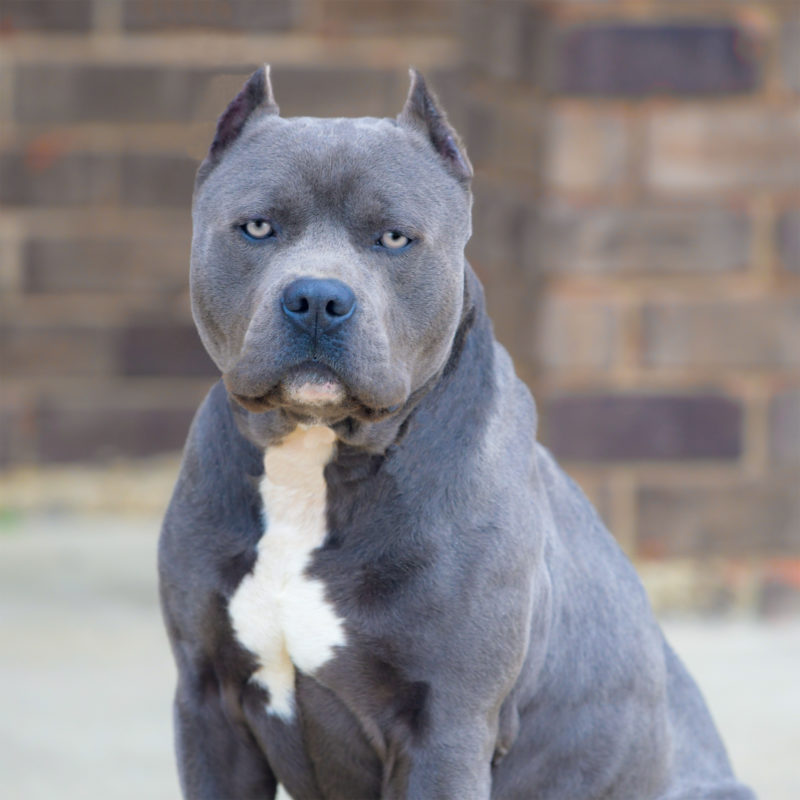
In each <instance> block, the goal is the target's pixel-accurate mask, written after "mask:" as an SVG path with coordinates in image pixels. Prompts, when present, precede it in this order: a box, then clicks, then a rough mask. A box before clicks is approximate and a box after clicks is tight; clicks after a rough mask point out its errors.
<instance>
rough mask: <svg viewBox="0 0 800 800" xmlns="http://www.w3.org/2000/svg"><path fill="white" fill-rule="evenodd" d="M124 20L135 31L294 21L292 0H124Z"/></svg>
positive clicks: (253, 27) (264, 26)
mask: <svg viewBox="0 0 800 800" xmlns="http://www.w3.org/2000/svg"><path fill="white" fill-rule="evenodd" d="M123 3H124V5H123V10H122V20H123V25H124V27H125V28H127V29H128V30H131V31H154V30H163V29H171V28H190V29H191V28H194V29H197V28H211V29H212V30H236V31H245V32H249V31H282V30H287V29H288V28H290V27H291V25H292V22H293V5H294V4H293V3H292V0H199V1H196V2H186V0H182V1H181V0H178V1H177V2H176V0H123Z"/></svg>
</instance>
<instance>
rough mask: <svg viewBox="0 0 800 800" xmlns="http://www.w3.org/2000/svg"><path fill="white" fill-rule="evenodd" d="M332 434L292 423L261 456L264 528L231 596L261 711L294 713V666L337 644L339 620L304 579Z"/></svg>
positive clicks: (317, 532)
mask: <svg viewBox="0 0 800 800" xmlns="http://www.w3.org/2000/svg"><path fill="white" fill-rule="evenodd" d="M334 441H335V436H334V433H333V431H331V430H330V428H326V427H323V426H314V427H305V426H300V427H298V428H297V429H296V430H295V431H293V432H292V433H291V434H290V435H289V436H287V437H286V439H284V440H283V441H282V442H281V443H280V444H279V445H277V446H276V447H270V448H268V449H267V451H266V453H265V454H264V478H263V479H262V481H261V497H262V498H263V501H264V514H265V518H266V520H267V529H266V531H265V533H264V535H263V536H262V537H261V540H260V541H259V543H258V555H257V558H256V564H255V567H254V568H253V571H252V572H251V573H250V574H249V575H247V576H245V578H244V579H243V580H242V582H241V584H239V587H238V588H237V590H236V593H235V594H234V596H233V597H232V598H231V602H230V605H229V613H230V616H231V621H232V624H233V630H234V632H235V634H236V637H237V638H238V640H239V641H240V642H241V643H242V645H244V647H246V648H247V649H248V650H250V651H251V652H252V653H253V654H254V655H255V656H256V658H257V659H258V662H259V668H258V669H257V670H256V671H255V673H254V674H253V679H254V680H256V681H258V682H259V683H261V684H262V685H263V686H264V687H265V688H266V689H267V690H268V691H269V694H270V703H269V706H268V710H269V711H272V712H273V713H275V714H277V715H278V716H280V717H282V718H284V719H286V720H290V719H291V718H292V717H293V715H294V679H295V667H297V669H299V670H301V671H302V672H305V673H307V674H309V675H310V674H313V672H314V671H315V670H317V669H319V667H321V666H322V665H323V664H324V663H325V662H326V661H328V660H329V659H330V658H331V657H332V656H333V648H334V647H337V646H341V645H344V643H345V637H344V629H343V627H342V620H341V619H340V618H339V617H338V616H337V615H336V613H335V612H334V610H333V608H332V606H331V605H330V603H328V602H327V600H326V599H325V591H324V586H323V585H322V583H320V582H319V581H317V580H314V579H311V578H309V577H307V576H306V575H305V574H304V570H305V568H306V566H307V565H308V562H309V559H310V556H311V552H312V551H313V550H314V549H315V548H317V547H319V546H320V545H321V544H322V542H323V540H324V538H325V533H326V524H325V495H326V486H325V477H324V475H323V469H324V467H325V465H326V464H327V463H328V461H329V460H330V458H331V454H332V452H333V446H334Z"/></svg>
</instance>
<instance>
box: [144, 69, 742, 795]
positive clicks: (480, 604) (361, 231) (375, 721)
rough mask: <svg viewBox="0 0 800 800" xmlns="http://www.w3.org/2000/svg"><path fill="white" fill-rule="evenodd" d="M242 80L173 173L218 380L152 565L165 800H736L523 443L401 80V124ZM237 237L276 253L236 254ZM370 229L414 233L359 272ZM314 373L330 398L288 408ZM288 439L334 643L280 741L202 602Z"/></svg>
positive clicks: (246, 551)
mask: <svg viewBox="0 0 800 800" xmlns="http://www.w3.org/2000/svg"><path fill="white" fill-rule="evenodd" d="M249 87H250V88H249V89H247V87H246V89H247V91H245V92H244V95H240V96H239V98H237V100H236V101H234V103H236V102H238V103H239V105H238V106H236V108H235V109H234V111H235V113H227V112H226V114H224V115H223V117H222V118H221V119H220V124H219V128H218V132H217V138H216V139H215V141H216V142H217V143H218V145H217V146H216V148H215V149H214V150H213V152H212V153H210V155H209V158H208V159H207V160H206V162H205V163H204V164H203V166H202V167H201V170H200V172H199V175H198V182H197V189H196V195H195V202H194V225H195V227H194V240H193V245H192V267H191V283H192V304H193V310H194V314H195V319H196V322H197V326H198V330H199V331H200V335H201V337H202V339H203V342H204V344H205V346H206V348H207V349H208V351H209V353H210V354H211V356H212V358H213V359H214V361H215V362H216V364H217V365H218V367H219V368H220V370H221V372H222V374H223V381H222V382H220V383H218V384H217V385H216V386H215V387H214V388H213V389H212V391H211V392H210V394H209V395H208V397H207V399H206V401H205V402H204V404H203V406H202V407H201V408H200V410H199V411H198V414H197V417H196V419H195V421H194V423H193V425H192V429H191V431H190V434H189V439H188V442H187V445H186V450H185V453H184V460H183V465H182V468H181V474H180V477H179V479H178V484H177V486H176V488H175V493H174V495H173V498H172V502H171V504H170V507H169V510H168V512H167V515H166V518H165V521H164V527H163V533H162V538H161V544H160V557H159V565H160V577H161V594H162V602H163V608H164V616H165V620H166V624H167V628H168V631H169V635H170V639H171V642H172V646H173V651H174V655H175V659H176V662H177V665H178V672H179V682H178V688H177V692H176V702H175V714H176V716H175V724H176V739H177V753H178V762H179V768H180V774H181V783H182V787H183V792H184V796H185V797H187V798H207V799H208V800H212V798H213V800H221V799H225V798H230V800H234V798H235V799H236V800H245V799H246V798H272V797H273V796H274V793H275V789H276V784H277V782H278V781H279V782H280V783H281V784H283V785H284V786H285V787H286V789H287V790H288V791H289V793H290V794H291V795H292V797H293V798H294V799H295V800H322V799H323V798H324V799H325V800H362V798H363V799H366V798H378V797H382V798H387V800H394V798H412V800H433V799H434V798H452V799H453V800H456V799H457V800H486V798H489V797H492V798H496V799H497V800H534V799H535V800H601V798H602V799H603V800H650V799H652V800H655V799H656V798H658V799H659V800H704V799H705V800H712V798H714V799H715V800H747V799H749V798H752V797H753V795H752V793H751V792H750V791H749V790H748V789H746V788H745V787H743V786H742V785H740V784H739V783H737V782H736V780H735V779H734V778H733V775H732V773H731V769H730V765H729V764H728V761H727V758H726V755H725V751H724V748H723V746H722V744H721V742H720V740H719V738H718V736H717V733H716V731H715V729H714V726H713V723H712V721H711V719H710V717H709V715H708V712H707V711H706V709H705V706H704V703H703V700H702V697H701V696H700V694H699V692H698V690H697V688H696V687H695V685H694V683H693V682H692V680H691V678H690V677H689V676H688V675H687V673H686V671H685V670H684V668H683V666H682V665H681V664H680V662H679V660H678V659H677V658H676V657H675V655H674V654H673V652H672V651H671V650H670V648H669V646H668V645H667V644H666V643H665V641H664V639H663V637H662V634H661V632H660V630H659V628H658V625H657V624H656V622H655V621H654V619H653V616H652V613H651V611H650V609H649V606H648V602H647V599H646V597H645V594H644V591H643V589H642V587H641V585H640V583H639V581H638V579H637V577H636V575H635V573H634V571H633V568H632V567H631V565H630V563H629V562H628V560H627V559H626V558H625V557H624V555H623V554H622V553H621V551H620V550H619V548H618V547H617V545H616V543H615V542H614V540H613V538H612V537H611V536H610V534H609V533H608V532H607V531H606V530H605V528H604V527H603V525H602V523H601V522H600V520H599V519H598V517H597V514H596V513H595V511H594V510H593V509H592V507H591V506H590V504H589V503H588V502H587V500H586V499H585V498H584V496H583V495H582V493H581V492H580V490H579V489H578V488H577V487H576V486H575V484H574V483H572V481H571V480H570V479H569V478H568V477H567V476H566V475H565V474H564V473H563V472H562V471H561V470H560V468H559V467H558V466H557V465H556V463H555V462H554V461H553V459H552V457H551V456H550V455H549V453H548V452H547V451H546V450H545V449H544V448H543V447H542V446H541V445H539V444H537V443H536V441H535V430H536V414H535V408H534V404H533V401H532V398H531V396H530V394H529V393H528V390H527V389H526V388H525V386H524V385H523V384H522V383H521V382H520V381H519V380H518V379H517V377H516V376H515V374H514V370H513V366H512V364H511V361H510V359H509V357H508V355H507V354H506V352H505V350H504V349H503V348H502V347H501V346H500V345H499V344H497V342H495V340H494V337H493V334H492V328H491V324H490V322H489V320H488V318H487V316H486V312H485V308H484V302H483V293H482V290H481V287H480V284H479V282H478V280H477V278H476V277H475V275H474V273H473V272H472V270H471V268H470V267H469V265H468V264H467V263H466V262H465V260H464V255H463V251H464V245H465V244H466V242H467V239H468V238H469V235H470V208H471V195H470V191H469V177H470V175H471V167H470V166H469V161H468V160H467V158H466V155H465V153H464V152H463V149H462V148H461V147H460V145H459V142H458V138H457V136H456V134H455V132H454V131H452V129H451V128H450V127H449V124H448V123H447V120H446V118H445V116H444V114H443V113H442V112H441V110H440V109H439V107H438V105H437V104H436V101H435V99H434V98H433V97H432V95H431V94H430V93H429V92H428V90H427V88H426V87H425V85H424V82H423V81H422V80H421V78H420V77H419V76H416V75H414V76H412V87H411V92H410V94H409V100H408V101H407V104H406V107H405V108H404V110H403V111H402V112H401V114H400V116H399V118H398V120H386V119H359V120H352V119H335V120H322V119H310V118H302V119H283V118H281V117H279V116H278V115H277V113H276V111H277V107H276V106H275V103H274V99H272V95H271V89H270V88H269V86H268V83H267V82H266V81H264V80H262V79H258V78H254V79H251V83H250V84H249ZM242 97H244V99H242ZM243 103H244V107H246V108H247V109H248V114H247V116H246V118H245V119H244V121H243V120H242V114H241V109H242V107H243V106H242V104H243ZM273 106H274V107H275V110H274V111H273ZM254 217H260V218H265V219H268V220H270V221H274V223H275V225H276V229H277V231H278V233H277V236H276V237H275V238H274V239H272V240H269V241H261V242H257V243H254V242H250V241H247V240H245V239H244V238H243V237H242V235H241V231H240V230H239V228H238V226H239V225H241V224H243V222H245V221H246V220H247V219H250V218H254ZM392 229H397V230H400V231H402V232H403V233H406V234H407V235H409V236H411V237H412V239H414V241H413V242H412V244H411V245H409V246H408V247H407V248H405V249H404V250H402V251H400V252H396V253H388V252H384V251H382V250H381V249H380V248H379V247H377V246H376V245H375V241H376V239H377V238H378V237H379V236H380V235H381V233H382V232H383V231H385V230H392ZM308 275H311V276H320V277H332V278H336V279H338V280H341V281H344V282H345V283H347V284H348V285H349V286H350V287H351V288H352V289H353V291H354V292H355V295H356V297H357V303H358V305H357V308H356V313H354V314H353V316H352V318H351V319H349V320H348V321H347V323H346V324H343V325H342V326H341V327H340V328H337V329H336V331H337V332H336V334H335V335H333V334H331V335H328V336H322V335H320V336H315V337H310V336H308V335H300V334H298V333H297V331H296V330H294V329H292V327H291V325H290V324H289V322H288V321H287V319H286V315H285V314H283V313H282V312H281V307H280V298H281V292H282V291H283V288H284V287H285V286H286V285H287V284H288V283H289V282H291V281H292V280H294V279H296V278H298V277H301V276H308ZM314 370H323V371H324V372H325V374H327V375H330V374H334V375H336V376H337V377H338V379H339V380H340V381H341V382H342V384H343V385H344V386H345V387H346V390H347V395H346V399H345V400H344V401H343V402H342V403H341V404H338V405H336V406H335V407H323V408H317V409H314V408H309V407H304V406H303V405H302V404H299V403H298V402H296V401H295V400H293V399H292V397H291V395H290V393H287V390H286V385H287V383H286V382H287V380H288V379H287V375H289V376H291V375H294V374H298V373H299V374H306V372H308V373H309V374H313V373H314ZM234 398H238V399H234ZM311 421H315V422H322V423H324V424H327V425H330V426H331V427H332V428H333V429H334V431H335V432H336V433H337V435H338V438H339V442H338V445H337V447H336V452H335V456H334V458H333V460H332V462H331V463H330V464H329V465H328V467H327V468H326V471H325V478H326V482H327V487H328V496H327V518H328V537H327V539H326V541H325V543H324V545H323V546H322V547H320V548H319V549H318V550H317V551H315V554H314V558H313V561H312V563H311V566H310V568H309V572H310V574H311V575H312V576H313V577H315V578H317V579H319V580H320V581H322V582H323V583H324V585H325V588H326V594H327V597H328V599H329V601H330V602H331V603H332V604H333V606H334V607H335V609H336V612H337V613H338V615H339V616H340V617H341V618H342V619H343V620H344V626H345V629H346V632H347V644H346V646H344V647H341V648H339V649H338V651H337V653H336V655H335V657H334V658H333V659H332V660H330V661H329V662H328V663H326V664H325V665H324V666H323V667H322V668H321V669H320V670H319V672H318V673H317V674H315V675H314V676H313V677H312V676H309V675H304V674H302V673H298V675H297V683H296V687H295V689H296V697H297V703H298V707H299V714H298V717H297V719H296V720H295V721H293V722H289V723H287V722H284V721H282V720H281V719H279V718H277V717H275V716H273V715H270V714H268V713H267V712H266V711H265V702H266V700H267V699H268V696H267V694H266V692H265V690H264V689H263V688H260V687H259V686H258V685H256V684H255V683H253V682H251V681H250V680H249V677H250V675H251V673H252V672H253V669H254V667H255V664H254V661H253V657H252V656H251V655H250V654H249V653H248V652H246V651H245V650H243V649H242V648H241V647H240V646H239V644H238V643H237V642H236V640H235V638H234V636H233V633H232V629H231V623H230V620H229V618H228V614H227V603H228V600H229V599H230V597H231V596H232V594H233V593H234V592H235V590H236V588H237V586H238V585H239V583H240V581H241V580H242V578H243V577H244V576H245V575H246V574H247V573H248V572H249V571H250V570H251V569H252V567H253V564H254V561H255V558H256V544H257V542H258V540H259V538H260V537H261V536H262V535H266V536H269V521H268V520H267V530H266V533H264V531H263V529H262V521H261V512H262V509H261V499H260V496H259V493H258V490H257V483H258V480H259V478H260V476H261V473H262V470H263V466H262V463H263V461H262V454H263V451H264V449H265V448H266V447H269V446H270V445H271V444H274V443H276V442H278V441H280V440H281V438H282V437H284V436H286V434H287V433H289V432H290V431H292V430H293V429H294V428H295V426H296V425H297V424H298V423H300V422H311Z"/></svg>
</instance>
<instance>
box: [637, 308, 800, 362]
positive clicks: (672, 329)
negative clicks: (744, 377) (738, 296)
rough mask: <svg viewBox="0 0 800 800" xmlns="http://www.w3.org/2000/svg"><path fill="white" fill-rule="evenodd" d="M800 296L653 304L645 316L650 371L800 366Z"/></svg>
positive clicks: (644, 342)
mask: <svg viewBox="0 0 800 800" xmlns="http://www.w3.org/2000/svg"><path fill="white" fill-rule="evenodd" d="M798 341H800V297H788V298H785V299H784V298H768V299H763V300H760V299H754V300H731V301H729V302H723V301H718V300H715V301H700V302H686V303H682V302H664V303H650V304H648V305H647V306H646V307H645V309H644V312H643V352H644V363H645V364H646V365H647V366H651V367H703V368H723V367H743V368H751V369H759V368H760V369H782V368H789V367H798V366H800V347H798Z"/></svg>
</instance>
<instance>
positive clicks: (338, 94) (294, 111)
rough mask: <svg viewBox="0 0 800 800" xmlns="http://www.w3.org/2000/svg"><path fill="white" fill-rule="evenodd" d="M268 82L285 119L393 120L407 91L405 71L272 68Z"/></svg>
mask: <svg viewBox="0 0 800 800" xmlns="http://www.w3.org/2000/svg"><path fill="white" fill-rule="evenodd" d="M272 83H273V86H274V87H275V96H276V99H277V101H278V105H279V106H280V107H281V114H283V115H284V116H286V117H295V116H300V117H302V116H314V117H349V116H355V117H358V116H370V117H395V116H397V114H398V113H399V112H400V109H401V108H402V107H403V102H404V100H405V97H406V93H407V91H408V74H407V73H406V72H405V70H394V69H392V70H382V69H375V68H374V67H363V68H358V67H337V66H326V67H325V68H324V69H323V68H319V67H296V66H276V68H275V69H274V70H273V75H272Z"/></svg>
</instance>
